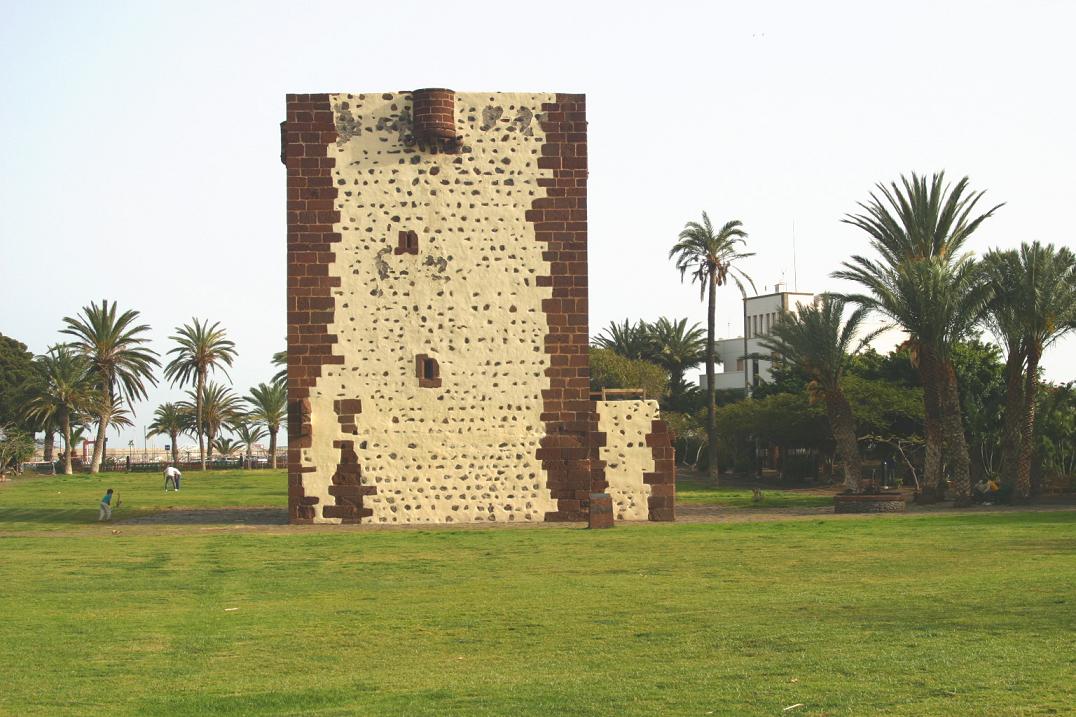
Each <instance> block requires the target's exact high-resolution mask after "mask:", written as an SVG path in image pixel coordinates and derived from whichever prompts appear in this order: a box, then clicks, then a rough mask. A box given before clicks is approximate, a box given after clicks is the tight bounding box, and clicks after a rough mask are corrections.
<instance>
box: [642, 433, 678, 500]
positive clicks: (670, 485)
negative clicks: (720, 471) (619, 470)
mask: <svg viewBox="0 0 1076 717" xmlns="http://www.w3.org/2000/svg"><path fill="white" fill-rule="evenodd" d="M646 445H648V446H650V450H651V453H652V454H653V456H654V472H653V473H646V474H644V475H643V482H644V483H646V484H648V485H649V486H650V497H649V498H648V499H647V502H648V504H649V508H650V514H649V519H650V520H659V521H667V520H676V449H675V448H674V447H673V434H672V431H670V430H669V425H668V424H667V423H665V421H653V422H652V423H651V428H650V433H649V434H647V436H646Z"/></svg>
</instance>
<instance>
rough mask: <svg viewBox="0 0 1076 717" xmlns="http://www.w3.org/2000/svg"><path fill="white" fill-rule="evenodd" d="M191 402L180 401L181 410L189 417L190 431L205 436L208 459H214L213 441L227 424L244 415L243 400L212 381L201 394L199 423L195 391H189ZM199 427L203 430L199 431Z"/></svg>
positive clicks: (197, 400) (227, 388)
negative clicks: (200, 417) (200, 418)
mask: <svg viewBox="0 0 1076 717" xmlns="http://www.w3.org/2000/svg"><path fill="white" fill-rule="evenodd" d="M187 396H188V397H189V398H190V400H189V401H180V402H179V404H178V405H179V407H180V410H181V411H182V412H183V413H184V414H185V415H186V416H187V421H188V430H189V431H191V432H193V433H197V434H198V435H201V436H205V439H206V442H207V446H208V449H209V450H208V451H207V452H206V457H207V458H212V457H213V445H212V444H213V441H214V439H216V437H217V436H218V435H219V434H220V431H221V429H222V428H223V427H225V426H226V425H227V424H229V423H231V422H232V421H234V420H235V418H236V417H237V416H239V415H240V414H241V413H242V399H240V398H239V396H237V395H236V394H235V392H234V391H232V389H231V388H229V387H227V386H224V385H223V384H219V383H217V382H215V381H210V382H209V383H207V384H206V385H205V388H204V389H203V390H202V393H201V397H200V398H201V401H200V403H201V410H202V420H201V422H200V423H199V421H198V404H199V396H197V395H196V394H195V391H194V390H193V389H191V390H188V391H187ZM199 425H200V426H201V429H200V431H199Z"/></svg>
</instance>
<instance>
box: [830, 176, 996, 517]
mask: <svg viewBox="0 0 1076 717" xmlns="http://www.w3.org/2000/svg"><path fill="white" fill-rule="evenodd" d="M876 189H877V191H876V192H873V193H871V196H870V200H869V201H868V202H860V204H859V206H860V208H861V209H862V210H863V212H862V213H860V214H849V215H847V216H846V217H845V218H844V220H843V221H844V222H845V223H846V224H850V225H852V226H855V227H858V228H860V229H862V230H863V231H864V232H866V233H867V235H868V236H869V237H870V244H871V246H872V247H873V248H874V250H875V251H877V252H878V254H879V255H880V257H881V258H880V260H878V261H872V260H869V259H866V258H864V257H862V256H854V257H852V259H851V260H850V261H847V262H844V264H843V267H844V268H843V269H841V270H839V271H837V272H834V274H833V276H835V277H837V278H843V279H849V280H851V281H855V282H857V283H859V284H861V285H863V286H864V287H865V288H867V289H868V291H870V292H871V293H870V294H869V295H866V294H855V295H852V298H853V299H854V300H856V301H860V302H861V303H862V304H863V305H864V306H869V307H871V308H872V309H874V310H877V311H879V312H880V313H882V314H884V315H886V316H888V317H889V318H891V319H892V320H894V322H895V323H897V324H898V325H900V326H901V327H902V328H903V329H904V330H905V331H907V332H908V334H909V335H910V340H909V342H908V347H909V349H910V350H911V352H912V355H913V356H914V357H915V358H916V360H917V362H918V366H919V372H920V376H921V380H922V383H923V389H924V390H923V399H924V409H925V420H924V429H925V433H926V444H927V445H926V460H925V466H924V477H925V481H924V482H925V484H926V489H927V491H929V492H932V493H934V494H935V495H937V494H939V493H940V492H941V480H942V460H943V451H942V448H943V444H948V449H949V451H948V452H949V456H950V458H951V462H952V467H953V471H954V490H955V492H956V494H957V497H958V500H959V501H960V502H966V501H967V500H968V495H969V491H970V459H969V456H968V451H967V443H966V441H965V440H964V434H963V427H962V419H961V413H960V403H959V401H958V400H954V398H955V397H956V396H958V392H957V385H956V374H955V372H954V371H953V366H952V362H951V361H949V360H948V359H949V353H950V351H951V349H952V345H953V342H955V341H959V340H960V339H961V338H963V337H964V336H966V335H967V332H968V331H969V330H970V329H971V328H972V327H971V325H969V324H968V323H967V322H968V321H969V320H972V321H973V320H974V318H975V316H976V315H977V313H978V312H981V310H982V308H983V306H982V304H983V302H984V301H985V299H986V298H987V297H986V296H985V295H984V290H983V284H984V283H983V282H982V281H981V276H980V272H979V270H978V269H977V267H976V266H975V264H974V262H972V261H971V259H970V257H969V256H968V255H967V254H965V253H964V252H963V248H964V245H965V244H966V243H967V241H968V239H969V238H970V236H971V235H972V234H973V233H974V232H975V231H976V230H977V229H978V228H979V226H980V225H981V224H982V223H983V221H985V220H986V219H987V218H988V217H990V216H992V215H993V213H994V212H995V211H997V209H998V208H1000V207H1001V206H1002V205H1001V204H998V205H996V206H994V207H992V208H990V209H988V210H987V211H985V212H982V213H976V211H977V210H976V207H977V205H978V203H979V201H980V200H981V199H982V197H983V192H981V191H980V192H971V191H969V189H968V178H967V177H964V178H963V179H961V180H960V181H959V182H957V183H956V185H954V186H950V185H948V184H946V182H945V173H944V172H938V173H937V174H934V175H933V176H932V177H931V178H930V180H929V181H928V180H927V178H926V177H925V176H922V177H920V176H919V175H917V174H914V173H913V174H912V175H911V176H910V177H904V176H902V177H901V180H900V185H898V184H897V183H896V182H893V183H891V184H890V185H889V186H886V185H883V184H878V185H876ZM973 287H974V288H975V289H976V290H975V292H974V293H973V294H970V295H969V294H962V293H961V292H965V291H968V290H970V289H971V288H973Z"/></svg>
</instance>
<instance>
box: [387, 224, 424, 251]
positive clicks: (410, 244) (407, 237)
mask: <svg viewBox="0 0 1076 717" xmlns="http://www.w3.org/2000/svg"><path fill="white" fill-rule="evenodd" d="M393 253H394V254H418V234H416V233H415V232H414V231H412V230H406V231H404V230H402V229H401V230H400V236H399V244H397V246H396V250H395V251H394V252H393Z"/></svg>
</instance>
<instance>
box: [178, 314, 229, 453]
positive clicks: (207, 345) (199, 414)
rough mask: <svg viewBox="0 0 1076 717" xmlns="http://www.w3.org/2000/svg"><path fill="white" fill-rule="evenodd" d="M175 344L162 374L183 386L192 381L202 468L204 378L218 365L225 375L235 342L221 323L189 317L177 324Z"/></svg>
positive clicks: (203, 447)
mask: <svg viewBox="0 0 1076 717" xmlns="http://www.w3.org/2000/svg"><path fill="white" fill-rule="evenodd" d="M172 340H173V341H175V342H176V343H177V344H178V346H176V347H175V348H174V349H172V350H171V351H169V352H168V355H169V356H172V355H173V354H174V357H173V358H172V360H171V361H169V362H168V365H167V366H165V369H164V375H165V377H166V378H168V379H169V380H170V381H171V382H172V385H173V386H174V385H176V384H177V383H178V384H179V385H180V386H185V385H187V384H188V383H193V384H194V399H195V419H194V428H195V432H196V433H197V435H198V456H199V459H200V460H201V463H202V470H205V457H206V453H205V448H206V446H205V436H204V434H203V432H202V429H203V427H204V421H203V406H202V398H203V396H204V394H205V386H206V379H207V377H208V376H209V373H210V371H214V372H215V371H216V370H217V369H218V368H219V369H220V370H221V371H223V372H224V375H225V376H227V375H228V371H227V370H226V369H225V368H224V367H225V366H231V365H232V362H233V361H234V360H235V355H236V352H235V343H234V342H233V341H231V340H229V339H228V338H227V336H226V332H225V331H224V329H223V328H220V322H215V323H214V324H213V325H212V326H210V325H209V321H199V320H198V319H197V318H194V319H191V323H189V324H185V325H183V326H178V327H176V335H175V336H173V337H172Z"/></svg>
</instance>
